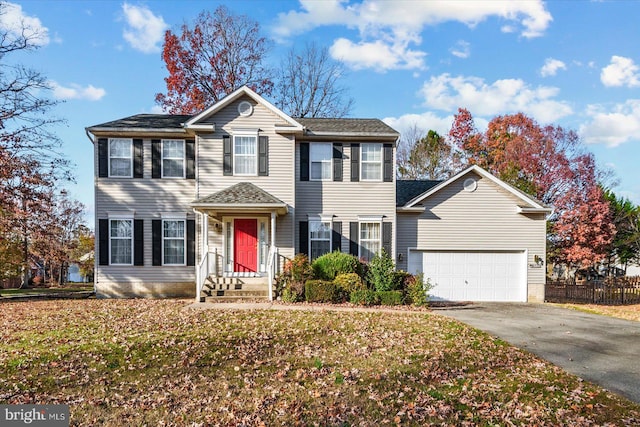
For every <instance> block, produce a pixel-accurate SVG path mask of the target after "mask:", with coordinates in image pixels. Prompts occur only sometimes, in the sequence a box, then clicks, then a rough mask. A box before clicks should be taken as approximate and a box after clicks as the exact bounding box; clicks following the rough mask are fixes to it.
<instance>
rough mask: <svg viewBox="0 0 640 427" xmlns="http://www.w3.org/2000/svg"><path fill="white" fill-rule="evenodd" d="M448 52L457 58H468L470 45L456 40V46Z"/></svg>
mask: <svg viewBox="0 0 640 427" xmlns="http://www.w3.org/2000/svg"><path fill="white" fill-rule="evenodd" d="M449 52H451V54H452V55H453V56H457V57H458V58H463V59H465V58H468V57H469V55H471V44H470V43H469V42H466V41H464V40H458V42H457V43H456V45H455V46H454V47H452V48H451V49H449Z"/></svg>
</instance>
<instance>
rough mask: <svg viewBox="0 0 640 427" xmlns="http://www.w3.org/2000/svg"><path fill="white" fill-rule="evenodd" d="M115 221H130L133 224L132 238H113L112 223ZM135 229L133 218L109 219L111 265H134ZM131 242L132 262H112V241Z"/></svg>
mask: <svg viewBox="0 0 640 427" xmlns="http://www.w3.org/2000/svg"><path fill="white" fill-rule="evenodd" d="M113 221H129V222H130V223H131V237H113V236H111V223H112V222H113ZM133 227H134V222H133V218H119V217H113V218H109V265H133V258H134V256H135V254H134V253H133V251H134V246H133V240H134V237H135V231H134V229H133ZM114 239H115V240H127V239H129V240H131V262H128V263H114V262H112V260H113V257H112V256H111V242H112V240H114Z"/></svg>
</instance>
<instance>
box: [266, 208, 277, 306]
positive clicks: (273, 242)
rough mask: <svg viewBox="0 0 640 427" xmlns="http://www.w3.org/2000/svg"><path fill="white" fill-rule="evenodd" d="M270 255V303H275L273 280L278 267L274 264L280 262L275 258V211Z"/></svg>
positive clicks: (272, 221)
mask: <svg viewBox="0 0 640 427" xmlns="http://www.w3.org/2000/svg"><path fill="white" fill-rule="evenodd" d="M269 246H270V249H269V255H270V256H271V257H272V258H271V259H270V260H269V261H268V262H271V267H270V268H269V272H268V275H269V301H273V279H274V276H275V274H274V272H275V269H276V266H275V264H274V263H277V262H278V259H277V258H276V257H275V248H276V213H275V211H271V244H270V245H269Z"/></svg>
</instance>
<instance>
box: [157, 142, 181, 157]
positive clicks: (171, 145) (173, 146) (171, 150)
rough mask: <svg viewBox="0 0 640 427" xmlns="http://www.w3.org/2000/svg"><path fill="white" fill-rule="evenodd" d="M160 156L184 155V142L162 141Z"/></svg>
mask: <svg viewBox="0 0 640 427" xmlns="http://www.w3.org/2000/svg"><path fill="white" fill-rule="evenodd" d="M162 156H163V157H165V158H166V157H174V158H180V159H181V158H183V157H184V143H183V141H162Z"/></svg>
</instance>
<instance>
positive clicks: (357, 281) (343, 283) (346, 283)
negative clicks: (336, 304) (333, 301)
mask: <svg viewBox="0 0 640 427" xmlns="http://www.w3.org/2000/svg"><path fill="white" fill-rule="evenodd" d="M333 283H334V284H335V285H336V287H337V288H338V289H339V290H341V291H343V292H345V293H346V294H347V295H349V294H350V293H351V292H353V291H358V290H362V289H367V287H366V285H365V284H364V282H363V281H362V278H361V277H360V276H358V274H357V273H341V274H338V275H337V276H336V278H335V279H334V281H333Z"/></svg>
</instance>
